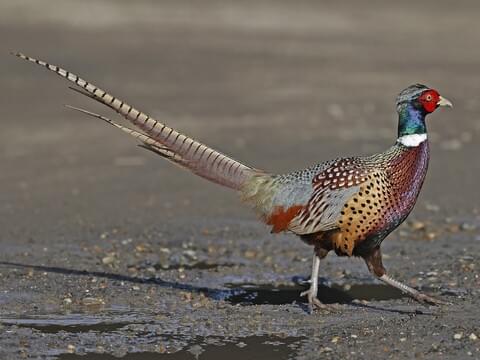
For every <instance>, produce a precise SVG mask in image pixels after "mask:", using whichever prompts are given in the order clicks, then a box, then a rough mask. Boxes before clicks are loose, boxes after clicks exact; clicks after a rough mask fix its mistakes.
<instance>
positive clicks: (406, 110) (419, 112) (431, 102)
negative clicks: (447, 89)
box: [397, 84, 452, 137]
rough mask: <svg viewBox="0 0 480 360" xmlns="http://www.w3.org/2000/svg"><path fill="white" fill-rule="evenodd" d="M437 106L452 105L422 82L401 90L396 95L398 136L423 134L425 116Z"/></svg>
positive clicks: (424, 131) (424, 130)
mask: <svg viewBox="0 0 480 360" xmlns="http://www.w3.org/2000/svg"><path fill="white" fill-rule="evenodd" d="M439 106H448V107H452V103H451V102H450V101H448V100H447V99H445V98H443V97H441V96H440V94H439V93H438V91H437V90H434V89H431V88H429V87H428V86H425V85H422V84H415V85H411V86H409V87H408V88H406V89H405V90H403V91H402V92H401V93H400V94H399V95H398V97H397V112H398V116H399V119H398V137H401V136H405V135H413V134H425V133H426V132H427V128H426V126H425V116H427V115H428V114H430V113H432V112H434V111H435V110H436V109H437V108H438V107H439Z"/></svg>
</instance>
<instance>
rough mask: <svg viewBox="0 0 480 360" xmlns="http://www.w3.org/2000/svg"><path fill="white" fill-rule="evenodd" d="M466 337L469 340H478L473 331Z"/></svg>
mask: <svg viewBox="0 0 480 360" xmlns="http://www.w3.org/2000/svg"><path fill="white" fill-rule="evenodd" d="M468 338H469V339H470V340H472V341H475V340H478V336H477V335H475V334H474V333H471V334H470V336H469V337H468Z"/></svg>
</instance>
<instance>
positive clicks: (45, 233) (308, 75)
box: [0, 0, 480, 303]
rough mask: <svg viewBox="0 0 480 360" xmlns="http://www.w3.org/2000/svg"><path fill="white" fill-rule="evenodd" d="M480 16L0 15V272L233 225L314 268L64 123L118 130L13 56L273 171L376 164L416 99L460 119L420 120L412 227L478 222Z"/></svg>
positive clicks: (91, 133)
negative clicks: (53, 68)
mask: <svg viewBox="0 0 480 360" xmlns="http://www.w3.org/2000/svg"><path fill="white" fill-rule="evenodd" d="M479 11H480V3H479V2H478V1H474V0H471V1H467V0H465V1H459V2H455V4H453V3H452V2H449V1H438V0H425V1H396V2H386V1H353V0H352V1H342V2H338V1H313V0H312V1H309V0H301V1H295V2H292V1H284V0H274V1H273V0H262V1H259V0H245V1H230V0H203V1H185V0H171V1H126V0H123V1H113V0H98V1H70V0H48V1H41V2H40V1H33V0H31V1H27V0H1V2H0V34H1V36H0V38H1V42H0V49H1V53H0V79H1V81H0V94H1V96H0V108H1V109H2V111H1V114H2V115H1V120H0V121H1V124H2V126H1V130H0V188H1V191H0V229H1V231H0V241H1V246H2V249H3V252H4V255H3V259H4V260H8V261H20V262H24V263H37V264H40V263H41V264H49V265H53V264H55V265H61V264H64V263H68V262H70V263H72V264H74V265H75V266H76V267H77V268H84V269H85V268H87V269H92V268H96V267H98V268H102V266H104V265H105V264H106V263H105V262H104V263H103V264H102V262H101V261H100V260H99V259H102V256H103V255H98V256H97V258H95V257H94V259H93V260H92V257H91V254H90V253H89V251H90V250H91V248H92V247H93V246H94V245H95V246H100V247H102V246H103V245H102V244H103V240H105V244H109V243H108V241H107V240H108V239H109V235H108V234H112V233H115V231H117V230H115V231H114V230H113V229H120V230H118V231H120V232H121V234H122V236H123V238H133V239H134V241H137V240H138V239H139V238H142V239H145V238H147V237H148V236H147V235H148V234H150V235H151V234H153V235H152V236H153V240H152V243H153V244H155V243H158V242H159V241H160V240H158V238H159V237H161V236H160V235H158V234H159V233H161V232H167V233H169V232H170V233H175V234H189V235H188V236H189V237H192V236H195V235H194V234H197V233H198V232H199V231H200V229H201V230H202V231H203V230H205V229H206V228H208V227H215V226H222V227H223V226H227V225H228V224H229V225H228V226H230V227H232V226H233V227H235V225H232V224H240V225H238V226H237V228H236V229H237V230H238V229H240V230H238V232H239V233H241V227H242V225H241V224H247V225H246V226H247V227H248V228H249V229H254V230H248V231H247V235H245V234H244V235H245V236H246V237H249V236H250V238H249V239H248V241H247V242H246V243H247V244H248V243H250V244H251V246H264V245H265V244H267V243H273V242H275V241H279V244H285V246H286V247H287V248H288V247H290V248H291V249H293V250H298V252H299V253H300V254H301V256H304V257H307V256H309V254H310V249H308V248H307V247H305V246H303V245H301V244H300V242H298V240H297V239H295V238H293V237H291V236H287V235H285V236H279V237H277V238H273V237H272V236H269V235H267V231H266V229H265V228H264V227H263V226H262V225H256V223H255V221H256V220H255V216H254V214H253V213H252V212H250V210H249V209H246V208H244V207H243V206H242V205H241V204H240V202H239V201H238V200H237V199H236V195H235V194H234V193H231V192H230V191H228V190H224V189H222V188H220V187H217V186H216V185H212V184H210V183H207V182H206V181H204V180H202V179H199V178H196V177H195V176H192V175H191V174H189V173H187V172H184V171H182V170H179V169H178V168H176V167H173V166H172V165H171V164H169V163H167V162H165V161H163V160H162V159H160V158H158V157H157V156H155V155H154V154H152V153H149V152H146V151H144V150H143V149H140V148H138V147H136V146H135V145H136V143H135V141H134V140H133V139H131V138H129V137H128V136H126V135H125V134H123V133H122V132H119V131H115V130H114V129H113V128H111V127H109V126H106V125H105V124H104V123H102V122H100V121H96V120H95V119H91V118H87V117H85V116H82V115H81V114H78V113H76V112H73V111H70V110H68V109H65V108H64V107H63V104H72V105H75V106H80V107H85V108H87V109H91V110H93V111H96V112H100V113H102V114H105V115H107V116H111V117H112V118H113V119H117V117H116V115H115V114H114V113H112V112H111V111H108V109H104V108H102V107H100V106H99V105H97V104H95V103H92V101H89V99H85V98H83V97H82V96H81V95H79V94H77V93H74V92H72V91H70V90H68V88H67V85H68V84H67V83H66V82H65V81H63V80H61V79H60V78H58V77H56V76H55V75H53V74H52V73H47V72H46V71H45V70H44V69H41V68H39V67H36V66H34V65H32V64H29V63H26V62H24V61H20V60H19V59H16V58H15V57H13V56H10V55H9V51H21V52H24V53H25V54H27V55H31V56H33V57H37V58H40V59H42V60H45V61H48V62H51V63H53V64H57V65H60V66H63V67H64V68H66V69H68V70H70V71H72V72H74V73H77V74H78V75H80V76H82V77H84V78H85V79H87V80H89V81H91V82H93V83H95V84H96V85H98V86H100V87H102V88H104V89H105V90H107V91H109V92H111V93H112V94H114V95H115V96H117V97H119V98H120V99H122V100H126V101H127V102H129V103H130V104H132V105H134V106H135V107H136V108H138V109H141V110H143V111H144V112H146V113H148V114H150V115H152V116H153V117H155V118H157V119H159V120H160V121H162V122H166V123H167V124H168V125H170V126H172V127H174V128H176V129H178V130H180V131H182V132H185V133H186V134H188V135H190V136H192V137H195V138H197V139H199V140H201V141H203V142H205V143H206V144H208V145H210V146H212V147H214V148H217V149H219V150H222V151H223V152H225V153H227V154H229V155H232V156H233V157H234V158H237V159H239V160H241V161H243V162H245V163H246V164H249V165H252V166H255V167H257V168H262V169H265V170H267V171H270V172H275V173H282V172H287V171H291V170H295V169H301V168H304V167H306V166H308V165H311V164H314V163H317V162H321V161H325V160H328V159H331V158H334V157H337V156H348V155H365V154H370V153H373V152H379V151H383V150H384V149H386V148H387V147H389V146H390V145H391V144H393V142H394V141H395V138H396V131H397V115H396V112H395V98H396V95H397V94H398V92H399V91H401V90H402V89H404V88H405V87H407V86H408V85H410V84H413V83H424V84H426V85H429V86H431V87H433V88H436V89H437V90H438V91H439V92H440V94H442V95H443V96H444V97H446V98H448V99H450V100H451V101H452V102H453V104H454V108H453V109H451V110H441V111H437V112H436V113H435V114H433V115H431V116H430V117H429V118H428V120H427V122H428V128H429V137H430V139H431V152H432V155H431V162H430V171H429V173H428V176H427V180H426V183H425V185H424V189H423V192H422V194H421V197H420V199H419V202H418V205H417V207H416V209H415V211H414V213H413V215H412V219H416V220H418V221H422V222H424V221H427V220H428V219H430V218H433V219H435V218H436V219H437V220H438V221H439V222H442V221H443V220H444V219H449V218H453V217H455V218H461V219H467V220H468V221H470V222H475V221H478V209H479V206H478V203H479V200H480V195H479V191H478V176H479V174H480V161H479V159H478V156H479V142H478V140H479V135H480V95H479V94H480V73H479V71H478V66H479V59H480V47H479V46H477V45H478V40H479V34H480V22H479V21H478V20H479V17H478V14H479ZM219 224H221V225H219ZM225 224H227V225H225ZM252 224H255V225H252ZM105 234H107V235H105ZM145 234H147V235H145ZM248 234H250V235H248ZM251 234H254V236H260V235H258V234H263V235H262V236H264V239H265V240H263V239H262V240H258V238H252V236H251ZM102 236H103V237H102ZM178 236H180V235H178ZM182 236H183V235H182ZM242 236H243V235H242ZM392 236H394V239H398V237H396V236H397V235H392ZM174 238H175V237H174V235H172V239H174ZM277 239H280V240H277ZM162 241H163V240H162ZM165 241H168V240H165ZM172 241H173V240H172ZM110 245H111V244H110ZM110 245H109V246H110ZM105 246H107V245H105ZM265 246H267V245H265ZM272 246H273V245H272ZM282 246H283V245H282ZM407 248H408V246H407ZM44 249H48V251H47V250H44ZM85 249H87V250H85ZM102 251H103V250H102ZM105 251H107V250H105ZM25 253H26V254H27V256H24V255H22V254H25ZM22 256H23V257H22ZM118 256H120V257H121V255H118ZM75 261H77V262H78V263H75ZM333 261H336V260H333ZM342 264H343V263H342ZM119 266H120V265H119ZM355 266H358V267H363V266H364V265H363V264H360V263H355ZM308 267H309V265H307V264H306V263H303V264H301V267H299V269H302V268H304V269H305V270H304V272H305V273H307V272H308ZM417 270H418V269H417ZM300 271H301V270H300ZM362 271H364V269H363V268H362ZM290 275H292V274H290ZM259 276H261V275H259ZM5 301H6V300H5ZM5 303H8V302H5Z"/></svg>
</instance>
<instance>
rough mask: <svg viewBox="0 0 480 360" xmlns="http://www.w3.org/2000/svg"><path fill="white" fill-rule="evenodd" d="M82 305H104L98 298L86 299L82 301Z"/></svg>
mask: <svg viewBox="0 0 480 360" xmlns="http://www.w3.org/2000/svg"><path fill="white" fill-rule="evenodd" d="M82 304H83V305H87V306H91V305H104V304H105V301H103V299H100V298H94V297H86V298H83V299H82Z"/></svg>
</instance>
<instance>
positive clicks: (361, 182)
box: [15, 53, 452, 308]
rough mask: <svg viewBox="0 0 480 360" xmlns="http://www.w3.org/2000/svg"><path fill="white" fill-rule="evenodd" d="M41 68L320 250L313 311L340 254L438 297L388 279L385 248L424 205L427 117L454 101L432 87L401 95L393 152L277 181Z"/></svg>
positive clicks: (311, 294)
mask: <svg viewBox="0 0 480 360" xmlns="http://www.w3.org/2000/svg"><path fill="white" fill-rule="evenodd" d="M15 55H16V56H18V57H20V58H22V59H25V60H28V61H31V62H34V63H36V64H38V65H41V66H43V67H46V68H47V69H49V70H51V71H53V72H55V73H57V74H58V75H60V76H61V77H63V78H66V79H67V80H69V81H71V82H72V83H74V84H75V85H76V86H77V87H72V89H73V90H76V91H78V92H80V93H82V94H84V95H86V96H89V97H91V98H92V99H94V100H96V101H98V102H100V103H102V104H104V105H106V106H108V107H110V108H111V109H113V110H115V111H116V112H118V113H119V114H121V115H123V116H124V117H125V118H126V119H128V120H129V121H130V122H131V123H132V124H133V125H135V126H136V127H138V128H139V129H140V130H141V131H142V132H141V131H136V130H132V129H129V128H127V127H124V126H122V125H119V124H117V123H115V122H113V121H112V120H110V119H108V118H106V117H103V116H101V115H97V114H94V113H91V112H89V111H86V110H83V109H78V108H73V109H76V110H79V111H81V112H83V113H86V114H88V115H91V116H94V117H97V118H100V119H102V120H104V121H106V122H108V123H109V124H111V125H113V126H115V127H117V128H119V129H121V130H123V131H125V132H126V133H128V134H130V135H132V136H134V137H135V138H137V139H138V140H140V141H141V142H142V145H141V146H143V147H144V148H146V149H148V150H151V151H153V152H155V153H157V154H159V155H161V156H162V157H164V158H166V159H168V160H170V161H172V162H174V163H175V164H178V165H180V166H181V167H184V168H186V169H188V170H190V171H192V172H193V173H195V174H197V175H199V176H201V177H203V178H206V179H208V180H210V181H213V182H215V183H217V184H220V185H223V186H226V187H229V188H231V189H234V190H237V191H238V192H239V194H240V196H241V198H242V199H243V200H244V201H246V202H247V203H249V204H251V205H253V207H254V208H255V210H256V211H257V212H258V214H259V215H260V216H261V218H262V219H263V220H264V222H265V223H266V224H268V225H270V226H272V232H273V233H278V232H282V231H290V232H293V233H295V234H297V235H299V236H300V238H301V239H302V240H304V241H305V242H307V243H308V244H310V245H313V246H314V256H313V263H312V272H311V278H310V283H311V285H310V289H309V290H308V291H305V292H304V293H302V295H307V296H308V302H309V304H310V307H311V308H313V307H319V308H322V307H324V305H323V304H321V303H320V301H319V300H318V299H317V289H318V271H319V265H320V260H321V259H323V258H324V257H325V256H326V255H327V254H328V252H329V251H331V250H334V251H335V252H336V253H337V255H341V256H359V257H362V258H363V259H364V260H365V262H366V264H367V266H368V269H369V270H370V272H371V273H372V274H373V275H375V276H376V277H377V278H378V279H380V280H381V281H383V282H385V283H387V284H389V285H391V286H394V287H396V288H398V289H400V290H401V291H403V292H405V293H407V294H409V295H410V296H412V297H413V298H414V299H416V300H417V301H419V302H423V303H430V304H438V303H441V302H440V301H438V300H435V299H433V298H431V297H430V296H428V295H425V294H423V293H421V292H419V291H417V290H415V289H413V288H411V287H409V286H407V285H405V284H403V283H401V282H399V281H397V280H395V279H393V278H391V277H390V276H388V275H387V274H386V271H385V268H384V267H383V265H382V255H381V252H380V245H381V243H382V241H383V239H385V237H386V236H387V235H388V234H389V233H390V232H392V231H393V230H394V229H395V228H396V227H397V226H399V225H400V224H401V223H402V222H403V221H404V220H405V218H406V217H407V216H408V214H409V213H410V211H411V210H412V209H413V206H414V205H415V202H416V200H417V197H418V194H419V192H420V188H421V187H422V184H423V180H424V178H425V174H426V172H427V166H428V160H429V147H428V140H427V128H426V125H425V117H426V116H427V115H428V114H430V113H432V112H433V111H435V109H437V107H439V106H448V107H451V106H452V104H451V102H450V101H448V100H447V99H445V98H443V97H441V96H440V95H439V93H438V92H437V91H436V90H434V89H431V88H429V87H427V86H425V85H420V84H416V85H412V86H409V87H408V88H406V89H405V90H403V91H402V92H401V93H400V94H399V95H398V97H397V104H396V105H397V112H398V115H399V120H398V138H397V140H396V142H395V144H394V145H393V146H392V147H390V148H389V149H387V150H386V151H385V152H382V153H379V154H375V155H371V156H356V157H347V158H338V159H335V160H331V161H326V162H323V163H320V164H317V165H314V166H311V167H309V168H307V169H305V170H300V171H295V172H292V173H289V174H285V175H273V174H270V173H267V172H264V171H261V170H258V169H255V168H252V167H249V166H247V165H244V164H242V163H240V162H238V161H236V160H234V159H232V158H230V157H228V156H226V155H224V154H222V153H220V152H218V151H216V150H214V149H211V148H210V147H208V146H206V145H204V144H202V143H200V142H198V141H196V140H194V139H192V138H190V137H188V136H186V135H184V134H181V133H179V132H178V131H176V130H174V129H172V128H170V127H168V126H166V125H164V124H162V123H160V122H158V121H156V120H155V119H153V118H152V117H150V116H148V115H146V114H144V113H142V112H140V111H138V110H136V109H135V108H133V107H132V106H130V105H128V104H127V103H125V102H123V101H121V100H119V99H117V98H115V97H114V96H112V95H110V94H108V93H107V92H105V91H104V90H102V89H100V88H98V87H97V86H95V85H93V84H92V83H89V82H87V81H85V80H83V79H81V78H80V77H78V76H77V75H75V74H73V73H71V72H69V71H66V70H64V69H62V68H60V67H58V66H55V65H50V64H48V63H46V62H44V61H40V60H37V59H34V58H31V57H29V56H26V55H23V54H20V53H17V54H15Z"/></svg>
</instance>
